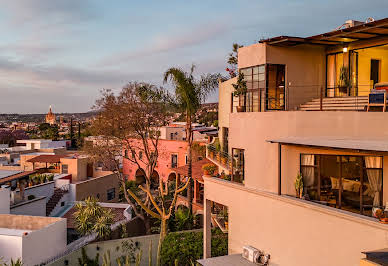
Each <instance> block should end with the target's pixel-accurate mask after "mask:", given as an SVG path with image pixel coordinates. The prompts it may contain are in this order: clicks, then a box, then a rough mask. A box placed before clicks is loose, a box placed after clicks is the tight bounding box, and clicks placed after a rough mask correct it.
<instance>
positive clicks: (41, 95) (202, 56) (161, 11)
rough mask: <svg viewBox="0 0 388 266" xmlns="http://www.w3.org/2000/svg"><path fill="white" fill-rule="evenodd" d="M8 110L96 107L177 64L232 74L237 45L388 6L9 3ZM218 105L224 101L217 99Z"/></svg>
mask: <svg viewBox="0 0 388 266" xmlns="http://www.w3.org/2000/svg"><path fill="white" fill-rule="evenodd" d="M0 6H1V7H0V32H1V38H0V51H1V52H0V113H15V112H16V113H44V112H46V111H47V109H48V106H49V105H52V106H53V109H54V111H55V112H84V111H88V110H90V107H91V106H92V105H93V103H94V101H95V99H96V97H97V96H98V95H99V90H100V89H101V88H111V89H119V88H120V87H122V86H123V85H125V83H127V82H129V81H147V82H151V83H155V84H158V85H161V84H162V75H163V72H164V71H165V70H166V69H167V68H168V67H171V66H180V67H184V68H187V67H188V66H190V65H191V64H192V63H195V64H196V65H197V66H198V68H197V73H198V74H201V73H204V72H221V73H223V74H226V73H225V71H224V69H225V66H226V63H225V61H226V57H227V54H228V53H229V52H230V50H231V46H232V43H233V42H238V43H240V44H244V45H249V44H252V43H254V42H255V41H256V40H258V39H260V38H266V37H274V36H278V35H295V36H301V37H303V36H309V35H313V34H318V33H322V32H327V31H330V30H333V29H334V28H336V27H337V26H339V25H341V24H342V23H343V22H344V21H345V20H346V19H356V20H362V21H364V20H365V19H366V18H368V17H373V18H375V19H381V18H384V17H386V16H387V14H388V1H387V0H369V1H365V0H341V1H339V0H325V1H321V0H320V1H316V0H234V1H229V0H222V1H221V0H196V1H194V0H173V1H169V0H166V1H161V0H154V1H147V0H144V1H134V0H125V1H124V0H122V1H119V0H115V1H106V0H105V1H102V0H101V1H99V0H89V1H88V0H61V1H59V0H24V1H22V0H19V1H15V0H9V1H8V0H0ZM209 101H217V96H216V94H215V95H213V96H212V97H211V98H210V99H209Z"/></svg>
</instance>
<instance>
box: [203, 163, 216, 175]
mask: <svg viewBox="0 0 388 266" xmlns="http://www.w3.org/2000/svg"><path fill="white" fill-rule="evenodd" d="M202 170H203V174H204V175H210V176H213V175H214V173H215V172H216V170H217V167H216V166H215V165H214V164H211V163H207V164H204V165H203V166H202Z"/></svg>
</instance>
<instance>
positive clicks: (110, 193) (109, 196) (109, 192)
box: [106, 188, 116, 200]
mask: <svg viewBox="0 0 388 266" xmlns="http://www.w3.org/2000/svg"><path fill="white" fill-rule="evenodd" d="M115 194H116V191H115V188H111V189H108V190H107V191H106V198H107V200H113V199H114V198H115V196H116V195H115Z"/></svg>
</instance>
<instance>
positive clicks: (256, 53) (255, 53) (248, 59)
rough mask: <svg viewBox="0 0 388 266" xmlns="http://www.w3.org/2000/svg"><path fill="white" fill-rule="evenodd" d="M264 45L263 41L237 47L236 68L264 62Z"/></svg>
mask: <svg viewBox="0 0 388 266" xmlns="http://www.w3.org/2000/svg"><path fill="white" fill-rule="evenodd" d="M266 47H267V45H266V44H264V43H255V44H252V45H249V46H244V47H242V48H240V49H238V68H239V69H240V68H246V67H251V66H257V65H262V64H265V63H266Z"/></svg>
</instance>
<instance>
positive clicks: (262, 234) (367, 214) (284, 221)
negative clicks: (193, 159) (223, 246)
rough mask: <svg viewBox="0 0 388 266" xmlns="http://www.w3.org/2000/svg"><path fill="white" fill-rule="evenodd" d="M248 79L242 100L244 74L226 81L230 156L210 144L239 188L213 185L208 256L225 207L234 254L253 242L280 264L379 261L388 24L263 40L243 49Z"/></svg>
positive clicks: (209, 183) (212, 181)
mask: <svg viewBox="0 0 388 266" xmlns="http://www.w3.org/2000/svg"><path fill="white" fill-rule="evenodd" d="M238 71H239V72H240V73H243V74H244V79H245V81H246V82H247V87H248V90H247V93H246V94H243V95H240V96H239V97H234V96H233V90H234V88H233V86H232V84H235V83H236V82H237V78H233V79H230V80H228V81H225V82H221V83H220V86H219V101H220V102H219V127H220V134H219V136H220V137H219V141H220V143H221V147H222V153H220V156H214V147H212V146H211V145H210V146H209V148H208V159H209V160H210V161H212V162H213V163H215V164H217V165H218V166H219V172H220V171H225V172H226V173H228V174H230V175H231V181H227V180H223V179H220V178H216V177H204V185H205V193H204V215H205V217H204V256H205V258H209V257H210V254H211V253H210V251H211V246H210V237H211V231H210V228H211V223H212V220H211V219H212V210H211V206H212V204H213V203H217V204H222V205H224V206H226V207H227V209H228V233H229V234H228V239H229V245H228V247H229V254H230V255H232V254H239V253H242V251H243V246H248V245H250V246H253V247H255V248H257V249H259V250H262V251H264V252H265V253H266V254H270V257H271V258H270V261H271V264H273V265H359V264H360V260H363V262H364V263H367V261H366V260H368V259H370V258H369V257H368V255H367V259H365V258H364V257H365V255H363V253H364V252H369V251H373V250H379V249H383V248H386V247H387V245H388V241H387V238H386V235H387V234H388V225H386V224H383V223H381V222H380V221H379V219H377V218H376V217H374V216H375V214H376V210H378V209H381V210H382V211H384V209H385V207H386V206H387V205H386V202H388V187H387V184H388V169H386V168H388V124H387V121H388V114H387V113H386V112H381V110H382V108H375V109H374V110H373V111H374V112H371V111H369V112H368V111H367V110H368V108H367V107H368V103H369V102H368V101H369V98H368V97H370V94H371V93H372V92H374V90H375V89H379V88H380V89H383V90H381V91H382V92H384V91H385V90H384V86H385V85H384V84H385V82H388V18H387V19H382V20H376V21H374V20H372V19H369V20H368V21H366V22H365V23H363V22H357V21H347V22H346V23H345V24H344V25H342V26H341V27H340V28H338V29H336V30H334V31H331V32H327V33H322V34H318V35H314V36H311V37H307V38H300V37H290V36H279V37H275V38H271V39H267V40H262V41H260V42H259V43H256V44H253V45H251V46H247V47H243V48H240V49H239V50H238ZM383 95H385V94H384V93H383ZM384 97H385V96H384ZM384 101H385V100H384ZM384 101H383V103H384ZM212 152H213V153H212ZM222 158H223V159H222ZM299 175H300V176H301V177H302V181H303V182H298V181H299V180H297V177H298V176H299ZM298 184H299V186H298ZM296 185H297V186H296ZM232 260H233V263H234V264H233V265H248V264H243V263H246V261H244V260H243V259H242V258H241V264H239V263H238V262H236V256H231V257H230V261H229V262H232ZM221 261H222V263H224V264H225V263H226V264H227V263H228V258H220V260H219V262H217V259H216V258H214V259H212V260H206V259H205V260H202V261H201V263H202V264H203V265H219V264H216V263H220V262H221ZM252 265H253V264H252Z"/></svg>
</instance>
